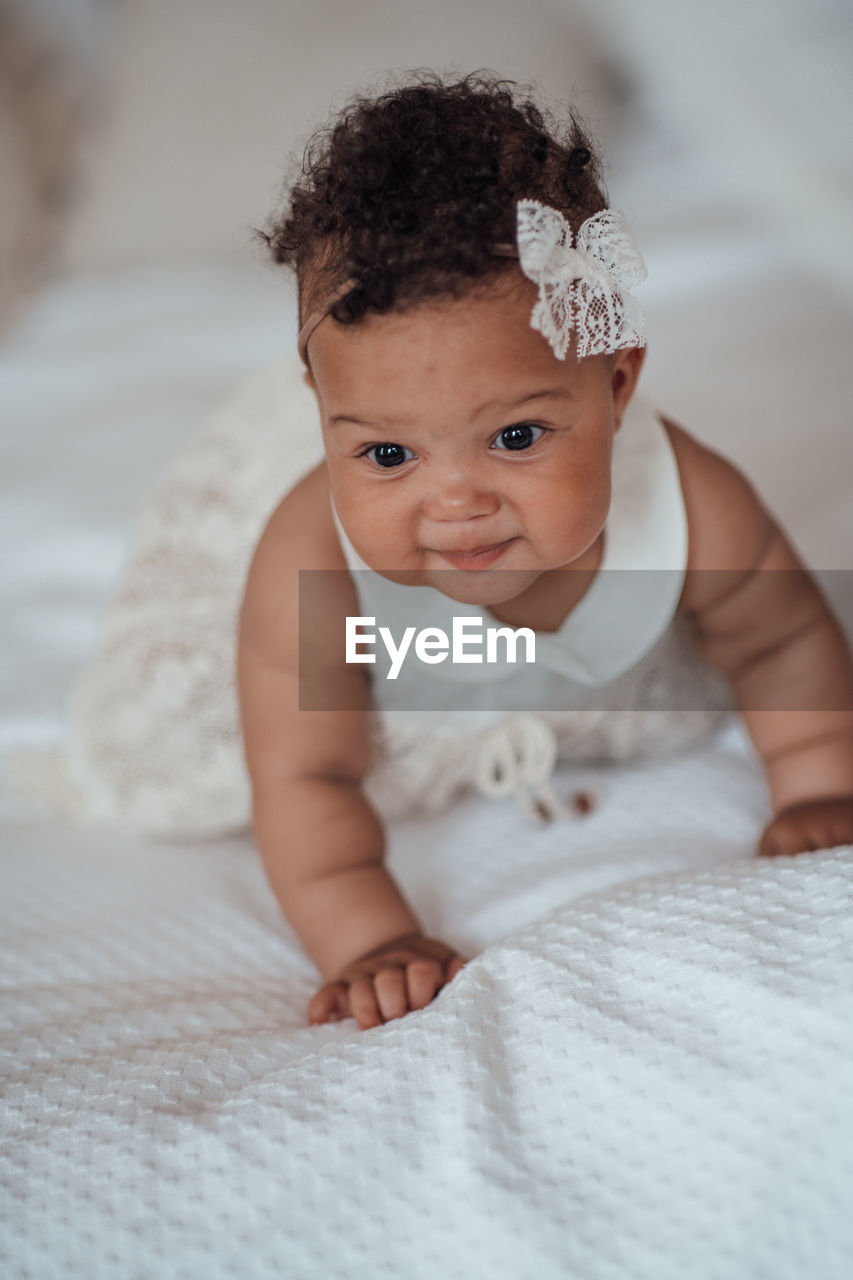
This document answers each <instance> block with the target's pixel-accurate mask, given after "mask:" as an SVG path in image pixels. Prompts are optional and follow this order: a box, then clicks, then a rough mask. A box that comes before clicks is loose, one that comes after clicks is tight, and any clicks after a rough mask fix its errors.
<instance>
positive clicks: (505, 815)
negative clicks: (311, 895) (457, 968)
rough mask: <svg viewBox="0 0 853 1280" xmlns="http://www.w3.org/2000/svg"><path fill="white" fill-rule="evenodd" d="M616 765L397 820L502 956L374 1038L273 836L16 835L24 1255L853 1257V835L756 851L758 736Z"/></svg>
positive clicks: (12, 1262)
mask: <svg viewBox="0 0 853 1280" xmlns="http://www.w3.org/2000/svg"><path fill="white" fill-rule="evenodd" d="M595 777H596V775H595V773H594V772H592V771H587V772H585V773H583V774H582V775H580V780H581V781H584V782H594V780H595ZM564 781H565V780H564ZM607 787H608V791H607V799H606V801H605V802H604V803H603V804H602V806H601V808H600V809H599V810H598V811H597V812H596V813H594V814H593V815H591V816H590V817H588V818H584V819H579V820H578V821H577V822H575V823H571V822H569V823H559V824H554V825H553V826H551V827H550V828H545V829H542V830H540V831H533V830H532V829H531V827H530V824H529V822H528V820H527V819H526V818H525V817H524V815H523V814H521V813H520V811H519V810H517V809H516V807H515V806H514V804H513V802H512V800H511V799H505V800H500V801H487V800H484V799H480V798H479V797H474V798H471V799H470V800H468V801H465V802H463V803H462V804H460V805H459V806H458V807H457V808H456V809H455V810H454V811H453V812H452V814H444V815H441V816H436V817H434V818H431V819H426V818H421V819H419V820H417V821H411V822H407V823H399V824H397V825H394V826H393V827H392V831H391V854H390V861H391V865H392V868H393V870H394V872H395V874H396V875H397V877H398V878H399V880H400V882H401V883H402V884H403V886H404V888H405V891H406V892H407V893H408V894H409V895H410V897H411V899H412V901H413V903H414V904H415V905H416V907H417V909H418V911H419V912H420V913H421V915H422V917H423V919H424V921H425V923H426V925H427V927H428V928H430V929H431V930H435V931H436V932H437V933H438V934H439V935H440V936H442V937H445V938H446V939H447V940H448V941H450V942H453V943H455V944H456V945H458V946H459V947H460V948H463V949H464V951H465V953H466V954H468V955H470V956H472V957H473V958H472V959H471V961H470V963H469V964H468V966H467V967H466V968H465V969H464V970H463V971H462V973H461V974H460V975H459V976H458V977H457V978H456V979H455V980H454V982H453V983H452V984H451V985H450V986H449V987H448V988H446V989H445V990H444V991H443V992H442V993H440V995H439V997H438V998H437V999H436V1000H435V1001H434V1003H433V1004H432V1005H431V1006H430V1007H428V1008H427V1009H426V1010H424V1011H422V1012H419V1013H417V1014H413V1015H410V1016H408V1017H407V1018H405V1019H403V1020H400V1021H396V1022H392V1023H389V1024H387V1025H386V1026H385V1027H381V1028H376V1029H374V1030H372V1031H369V1032H359V1031H358V1030H357V1028H356V1026H355V1023H354V1022H353V1021H352V1020H347V1021H345V1022H342V1023H339V1024H336V1025H330V1026H328V1027H324V1028H320V1029H313V1028H307V1027H306V1026H305V1025H304V1010H305V1005H306V1002H307V1000H308V998H309V996H310V994H311V992H312V991H313V990H314V988H315V984H316V982H317V975H316V973H315V972H314V970H313V968H312V966H311V964H310V962H309V961H308V960H307V958H306V957H305V955H304V953H303V952H302V951H301V949H300V948H299V946H298V944H297V943H296V940H295V938H294V937H293V935H292V934H291V933H290V931H289V930H288V928H287V927H286V925H285V924H284V922H283V920H282V919H281V917H280V916H279V914H278V908H277V906H276V904H275V902H274V900H273V899H272V896H271V894H270V892H269V890H268V889H267V887H266V883H265V881H264V878H263V875H262V872H261V870H260V867H259V864H258V861H257V859H256V857H255V856H254V855H253V853H252V850H251V848H250V846H249V844H248V842H242V841H239V840H234V841H233V842H231V843H225V842H219V843H213V844H210V845H207V846H198V845H195V846H193V845H187V846H162V845H160V846H158V845H155V844H153V843H151V842H150V841H146V840H145V839H144V838H142V837H138V838H135V837H130V836H123V837H116V836H115V835H114V834H107V833H105V832H104V831H103V830H100V831H96V832H84V831H79V830H78V831H74V830H66V831H61V830H57V829H53V828H44V827H42V828H39V827H38V826H37V825H31V826H28V827H24V828H21V829H20V830H19V831H8V832H7V841H6V849H5V852H4V854H3V862H2V873H1V874H2V877H3V884H4V893H3V901H2V907H0V923H2V928H3V933H4V944H5V950H4V955H5V960H4V976H3V981H4V986H5V988H6V993H5V996H4V1000H3V1016H2V1026H3V1036H2V1042H0V1043H2V1057H0V1073H2V1074H0V1088H2V1097H3V1107H2V1112H0V1116H2V1143H3V1145H2V1162H0V1184H2V1193H0V1200H2V1206H3V1207H2V1216H3V1219H4V1220H3V1223H2V1226H0V1241H2V1243H1V1244H0V1254H2V1256H3V1265H2V1274H3V1275H4V1277H6V1280H47V1277H53V1276H84V1275H94V1274H97V1275H103V1276H106V1275H109V1276H127V1277H130V1276H140V1277H143V1276H145V1277H153V1276H171V1275H174V1276H179V1275H180V1276H181V1277H185V1278H186V1280H234V1277H237V1276H241V1277H242V1276H252V1277H253V1278H254V1280H281V1277H282V1276H286V1277H288V1280H309V1278H310V1280H329V1278H330V1277H332V1276H340V1277H346V1278H347V1280H349V1277H357V1276H368V1275H369V1276H371V1277H373V1278H375V1280H386V1278H387V1280H400V1277H405V1278H406V1280H435V1277H436V1276H442V1277H447V1278H448V1280H463V1277H464V1278H465V1280H469V1278H470V1277H480V1276H488V1277H490V1280H521V1278H522V1277H530V1278H531V1280H532V1278H533V1277H535V1278H536V1280H566V1277H569V1276H572V1277H574V1276H577V1277H583V1278H584V1280H624V1277H626V1276H629V1277H631V1280H683V1278H684V1277H685V1276H690V1277H691V1280H723V1278H726V1280H728V1277H739V1278H741V1277H743V1278H746V1277H749V1278H750V1280H752V1278H755V1280H758V1278H759V1277H771V1276H772V1277H773V1278H774V1280H802V1277H804V1276H815V1277H820V1280H847V1278H848V1277H849V1275H850V1261H851V1258H853V1218H851V1214H850V1200H851V1194H853V1164H852V1163H851V1153H853V848H845V849H838V850H835V851H828V852H822V853H819V854H811V855H807V854H803V855H800V856H799V857H797V858H786V859H779V860H776V861H763V860H759V859H753V858H752V856H751V847H752V843H753V840H754V838H755V836H756V835H757V832H758V829H759V826H760V822H761V820H762V818H763V816H764V796H763V791H762V785H761V782H760V779H759V775H758V773H757V771H756V766H755V762H754V760H753V759H752V757H751V756H750V754H749V751H748V747H747V744H746V742H745V740H743V739H742V737H741V736H740V735H739V732H738V731H737V730H736V729H735V728H734V727H732V728H731V729H730V730H728V731H727V732H726V733H725V734H724V735H723V736H722V737H721V739H720V741H719V742H718V743H717V744H715V747H714V749H713V750H712V749H711V748H710V747H705V748H702V749H701V750H699V751H697V752H694V753H686V754H685V756H684V758H683V759H681V760H678V761H669V762H667V763H663V762H658V763H657V764H654V765H652V764H650V763H647V764H645V765H644V766H641V767H637V768H635V769H629V768H618V767H617V768H614V769H613V771H612V772H610V773H608V775H607ZM96 1260H98V1261H96Z"/></svg>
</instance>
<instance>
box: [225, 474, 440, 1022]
mask: <svg viewBox="0 0 853 1280" xmlns="http://www.w3.org/2000/svg"><path fill="white" fill-rule="evenodd" d="M313 476H314V473H311V476H309V477H308V478H306V481H303V482H302V484H301V485H299V486H297V488H296V489H295V490H294V491H293V492H292V493H291V494H290V495H288V498H287V499H285V501H284V502H283V503H282V504H281V506H280V507H279V508H278V510H277V511H276V512H275V513H274V515H273V517H272V519H271V520H270V523H269V525H268V527H267V530H266V531H265V533H264V536H263V537H262V539H261V541H260V543H259V544H258V548H257V550H256V552H255V556H254V559H253V562H252V566H251V569H250V572H249V577H248V581H247V586H246V592H245V598H244V602H243V609H242V612H241V619H240V637H239V647H238V687H239V693H240V707H241V715H242V721H243V734H244V743H245V751H246V760H247V764H248V768H249V773H250V775H251V780H252V819H253V828H254V834H255V839H256V842H257V845H258V848H259V851H260V853H261V857H262V860H263V863H264V868H265V870H266V873H267V877H268V879H269V882H270V885H271V887H272V889H273V891H274V893H275V894H276V897H277V898H278V900H279V903H280V904H281V907H282V910H283V911H284V914H285V916H286V917H287V919H288V920H289V922H290V924H291V925H292V926H293V928H294V930H295V931H296V933H297V934H298V935H299V937H300V939H301V941H302V943H303V945H304V946H305V949H306V951H307V952H308V953H309V955H310V956H311V957H312V959H313V960H314V961H315V963H316V965H317V967H318V969H319V970H320V971H321V973H322V974H323V977H324V979H326V985H325V986H324V987H323V988H322V989H321V990H320V991H319V992H317V994H316V995H315V997H314V999H313V1000H312V1002H311V1005H310V1006H309V1018H310V1020H311V1021H312V1022H322V1021H325V1020H326V1018H327V1017H329V1016H331V1015H333V1014H335V1013H337V1014H340V1015H345V1014H349V1013H351V1014H352V1015H353V1016H354V1017H355V1018H356V1019H357V1021H358V1023H359V1025H360V1026H361V1027H369V1026H374V1025H377V1024H378V1023H381V1022H382V1020H383V1017H384V1018H393V1017H399V1016H402V1014H404V1013H406V1012H407V1011H408V1010H409V1009H410V1008H411V1009H414V1008H421V1007H423V1006H424V1005H426V1004H428V1003H429V1001H430V1000H431V999H432V998H433V996H434V995H435V993H436V991H437V990H438V989H439V988H440V987H441V986H443V985H444V983H445V982H448V981H450V979H451V978H452V977H453V976H454V974H455V973H456V972H457V971H458V969H459V968H461V967H462V964H463V960H462V958H461V957H458V956H457V955H456V953H455V952H454V951H453V950H452V949H451V948H450V947H447V946H445V944H444V943H441V942H439V941H437V940H435V939H429V938H425V937H424V935H423V932H422V930H421V927H420V925H419V922H418V920H417V918H416V917H415V915H414V914H413V912H412V911H411V909H410V908H409V906H408V904H407V903H406V902H405V900H404V899H403V897H402V895H401V893H400V891H399V889H398V888H397V886H396V884H395V883H394V881H393V879H392V878H391V876H390V875H389V873H388V871H387V870H386V868H385V866H384V865H383V858H384V854H385V837H384V831H383V827H382V824H381V822H380V820H379V818H378V817H377V815H376V813H375V812H374V810H373V809H372V807H371V805H370V804H369V802H368V800H367V798H366V797H365V795H364V793H363V791H362V788H361V781H362V779H363V777H364V774H365V772H366V770H367V768H368V766H369V763H370V746H369V719H368V711H369V686H368V683H367V680H366V678H365V676H364V675H363V668H362V667H353V666H352V665H349V666H348V665H347V664H345V663H344V662H343V651H342V640H343V635H344V627H343V621H342V619H343V616H345V614H346V613H350V614H355V613H358V607H357V598H356V596H355V592H354V589H353V588H352V584H351V582H350V580H349V578H348V575H347V574H346V572H339V573H335V574H327V575H324V576H325V579H326V580H327V581H330V582H332V583H333V584H334V587H335V588H336V590H337V591H338V592H340V593H342V594H341V598H340V599H339V600H337V599H336V600H335V601H334V603H333V610H334V612H335V615H336V618H337V621H338V625H332V619H331V618H330V625H329V627H328V628H326V629H320V630H321V632H322V634H317V635H316V636H314V637H312V641H313V643H312V659H313V661H312V665H311V672H312V677H311V678H315V679H319V680H321V681H322V682H323V684H324V687H325V691H326V693H327V694H328V695H329V697H328V703H329V705H330V706H332V707H336V708H341V709H340V710H328V711H327V710H323V711H300V710H299V659H298V656H299V616H298V612H299V593H298V581H299V568H300V567H304V566H305V565H311V566H312V567H319V568H328V567H333V568H334V567H338V566H339V560H336V559H335V554H336V553H337V555H338V557H339V556H340V552H339V550H338V549H337V548H332V547H328V546H327V547H325V548H324V546H323V532H322V529H321V528H320V527H318V521H317V519H316V516H314V518H312V512H313V511H316V502H317V500H318V499H319V500H322V493H321V491H320V489H319V486H318V485H317V483H316V481H315V480H314V479H312V477H313ZM325 501H326V503H327V504H328V494H327V493H326V497H325ZM312 537H313V539H314V541H313V543H312ZM318 540H319V545H318ZM308 544H311V545H308ZM347 591H349V592H350V593H351V594H349V595H347ZM303 691H304V690H303ZM343 708H346V709H343Z"/></svg>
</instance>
